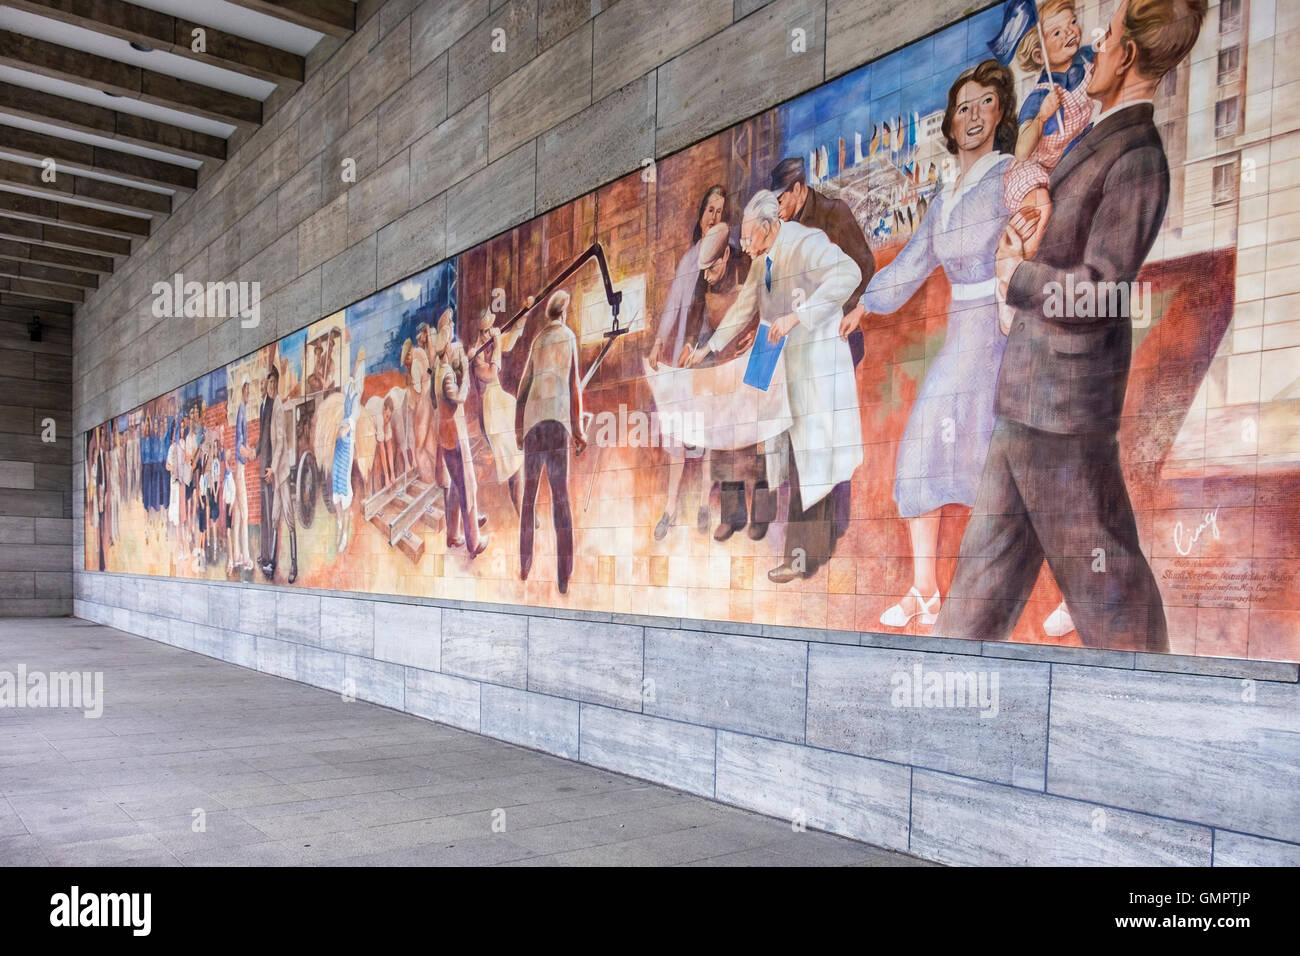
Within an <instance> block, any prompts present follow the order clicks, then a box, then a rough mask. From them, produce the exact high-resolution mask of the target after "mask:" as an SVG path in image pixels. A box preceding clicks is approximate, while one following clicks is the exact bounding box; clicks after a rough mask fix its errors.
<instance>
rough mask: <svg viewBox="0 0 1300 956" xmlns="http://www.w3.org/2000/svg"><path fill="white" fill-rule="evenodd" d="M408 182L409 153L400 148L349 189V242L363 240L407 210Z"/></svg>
mask: <svg viewBox="0 0 1300 956" xmlns="http://www.w3.org/2000/svg"><path fill="white" fill-rule="evenodd" d="M409 182H410V166H409V165H408V163H407V154H406V153H405V152H400V153H398V154H397V155H396V156H394V157H393V158H392V159H390V160H389V161H388V162H386V163H384V165H383V166H381V167H380V168H379V169H377V170H376V171H375V172H374V173H372V174H370V175H368V176H366V177H365V178H364V179H362V180H361V181H360V182H358V183H357V184H356V185H355V186H353V187H352V188H351V189H349V190H348V192H347V197H348V242H349V243H356V242H360V241H361V240H362V239H365V238H366V237H368V236H370V234H371V233H374V232H378V231H379V229H380V228H381V227H382V226H385V225H387V224H388V223H390V222H392V221H393V220H395V219H397V218H398V217H399V216H401V215H402V214H403V213H404V212H406V210H407V207H408V201H409Z"/></svg>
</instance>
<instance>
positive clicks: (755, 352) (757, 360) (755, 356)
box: [744, 322, 787, 392]
mask: <svg viewBox="0 0 1300 956" xmlns="http://www.w3.org/2000/svg"><path fill="white" fill-rule="evenodd" d="M771 327H772V326H771V323H770V322H759V323H758V335H757V337H756V338H755V339H754V346H753V348H752V349H751V350H750V352H749V364H748V365H746V366H745V378H744V382H745V384H746V385H748V386H749V387H750V388H756V389H758V390H759V391H760V392H766V391H767V389H768V387H769V386H770V385H771V384H772V375H773V374H774V373H775V372H776V363H777V360H779V359H780V358H781V350H782V349H783V348H785V340H786V338H787V336H784V335H783V336H781V338H780V339H778V340H777V342H776V344H775V345H773V344H772V343H771V342H769V341H768V340H767V333H768V330H769V329H770V328H771Z"/></svg>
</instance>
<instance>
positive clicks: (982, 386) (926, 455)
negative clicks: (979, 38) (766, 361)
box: [844, 60, 1017, 627]
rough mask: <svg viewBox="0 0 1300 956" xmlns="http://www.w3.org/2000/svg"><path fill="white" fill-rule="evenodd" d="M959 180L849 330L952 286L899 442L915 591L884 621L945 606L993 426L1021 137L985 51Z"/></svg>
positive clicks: (961, 108) (966, 84) (966, 76)
mask: <svg viewBox="0 0 1300 956" xmlns="http://www.w3.org/2000/svg"><path fill="white" fill-rule="evenodd" d="M942 129H943V136H944V139H945V141H946V145H947V147H948V151H949V152H950V153H953V154H954V155H955V156H956V169H955V173H956V175H955V178H951V177H950V178H949V179H948V182H947V183H946V184H945V185H944V188H943V190H942V192H941V193H940V195H939V196H938V198H937V199H935V201H934V202H933V203H932V204H931V206H930V208H929V211H928V212H927V213H926V216H925V218H924V219H923V220H922V221H921V225H920V227H919V228H918V229H917V231H916V232H915V233H914V234H913V235H912V238H911V239H910V240H909V241H908V243H907V245H906V246H905V247H904V248H903V250H902V251H901V252H900V253H899V254H898V256H897V257H896V258H895V259H894V261H893V262H891V263H890V264H889V265H888V266H886V267H885V268H883V269H881V270H879V271H878V272H877V273H876V274H875V275H874V276H873V277H872V279H871V282H870V283H869V284H868V286H867V289H866V292H864V293H863V296H862V301H861V303H860V305H859V306H858V308H857V309H855V310H854V311H853V312H851V313H850V314H849V315H848V316H846V317H845V320H844V323H845V326H844V327H845V328H857V327H858V322H859V320H860V319H861V316H862V314H863V313H864V312H874V313H876V314H879V315H887V314H889V313H892V312H896V311H897V310H898V309H900V308H901V307H902V306H903V305H904V304H905V303H906V302H907V301H908V300H909V299H911V298H912V296H913V295H914V294H915V293H916V291H917V290H918V289H919V288H920V287H921V285H922V283H924V282H925V280H926V279H927V278H928V277H929V276H930V274H931V273H933V272H934V270H935V269H936V268H940V267H942V268H943V270H944V273H945V274H946V275H947V277H948V282H949V284H950V285H951V286H952V302H951V304H950V305H949V307H948V321H947V328H946V332H945V337H944V342H943V345H942V347H940V349H939V351H938V352H937V353H936V354H935V355H934V357H933V358H931V359H929V362H928V364H929V368H928V369H927V370H926V374H925V379H924V381H923V382H922V383H921V387H920V389H919V391H918V392H917V396H916V403H915V404H914V405H913V406H912V411H911V414H910V415H909V417H908V420H907V426H906V428H905V429H904V431H903V436H902V439H901V440H900V441H899V445H898V463H897V469H896V473H895V480H894V500H895V502H896V503H897V504H898V513H899V514H900V515H901V516H902V517H903V518H905V519H906V520H907V527H908V533H909V537H910V538H911V544H912V588H911V590H910V591H909V592H908V594H907V596H906V597H904V598H903V599H902V600H901V601H899V603H897V604H895V605H894V606H892V607H890V608H889V609H888V610H886V611H885V612H884V613H883V614H882V615H881V616H880V623H881V624H883V625H885V626H887V627H905V626H906V625H907V624H908V623H909V622H910V621H911V620H912V619H913V618H916V617H920V618H921V623H922V624H925V625H926V626H929V625H931V624H933V623H934V619H935V616H936V614H937V613H938V611H939V582H938V578H937V575H936V558H937V551H938V545H939V518H940V513H941V510H942V508H943V506H944V505H946V504H963V505H967V506H969V505H973V504H974V503H975V493H976V490H977V489H978V488H979V482H980V473H981V472H982V471H983V469H984V459H985V458H986V457H987V455H988V447H989V440H990V438H991V437H992V433H993V420H994V412H993V399H994V392H995V389H996V386H997V380H998V370H999V368H1000V367H1001V364H1002V352H1003V349H1004V347H1005V345H1006V337H1005V336H1004V335H1003V334H1002V332H1001V330H1000V329H999V327H998V313H997V303H996V301H995V299H994V293H995V290H996V279H995V278H994V271H993V264H994V254H995V252H996V250H997V245H998V239H999V238H1000V237H1001V236H1002V232H1003V230H1004V229H1005V228H1006V224H1007V220H1008V219H1009V218H1010V211H1009V210H1008V209H1007V207H1006V202H1005V200H1004V198H1003V192H1004V190H1003V177H1004V176H1005V174H1006V171H1007V168H1008V167H1009V165H1010V164H1011V162H1012V156H1011V155H1010V153H1011V152H1012V151H1013V150H1014V148H1015V144H1016V134H1017V126H1016V94H1015V82H1014V79H1013V77H1012V74H1011V71H1010V70H1008V69H1007V68H1006V67H1004V66H1002V65H1001V64H1000V63H998V61H997V60H985V61H984V62H983V63H981V64H979V65H978V66H976V67H974V68H972V69H970V70H967V71H965V72H964V73H962V74H961V76H959V77H958V78H957V82H956V83H954V84H953V85H952V88H951V89H950V90H949V91H948V107H947V110H946V112H945V113H944V117H943V127H942Z"/></svg>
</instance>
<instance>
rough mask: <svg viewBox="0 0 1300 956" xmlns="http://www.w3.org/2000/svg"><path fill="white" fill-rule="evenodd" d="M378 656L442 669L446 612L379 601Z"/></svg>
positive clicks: (376, 638)
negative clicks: (444, 615)
mask: <svg viewBox="0 0 1300 956" xmlns="http://www.w3.org/2000/svg"><path fill="white" fill-rule="evenodd" d="M375 657H377V658H378V659H380V660H382V661H391V662H392V663H394V664H401V665H405V666H410V667H418V668H421V669H422V670H427V671H436V670H441V669H442V609H441V608H436V607H426V606H424V605H420V604H397V603H392V602H388V601H376V602H375Z"/></svg>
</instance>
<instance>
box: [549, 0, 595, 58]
mask: <svg viewBox="0 0 1300 956" xmlns="http://www.w3.org/2000/svg"><path fill="white" fill-rule="evenodd" d="M602 6H606V7H607V6H609V0H605V2H604V3H603V4H602V2H601V0H539V2H538V4H537V49H538V50H539V51H540V50H545V49H546V48H547V47H549V46H551V45H552V44H554V43H556V42H557V41H559V40H562V39H564V38H565V37H566V36H568V35H569V34H570V33H572V32H573V31H574V30H576V29H577V28H578V27H580V26H582V25H583V24H584V23H586V22H587V21H588V20H590V19H591V18H592V17H594V16H596V15H597V14H598V13H600V11H601V7H602Z"/></svg>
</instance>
